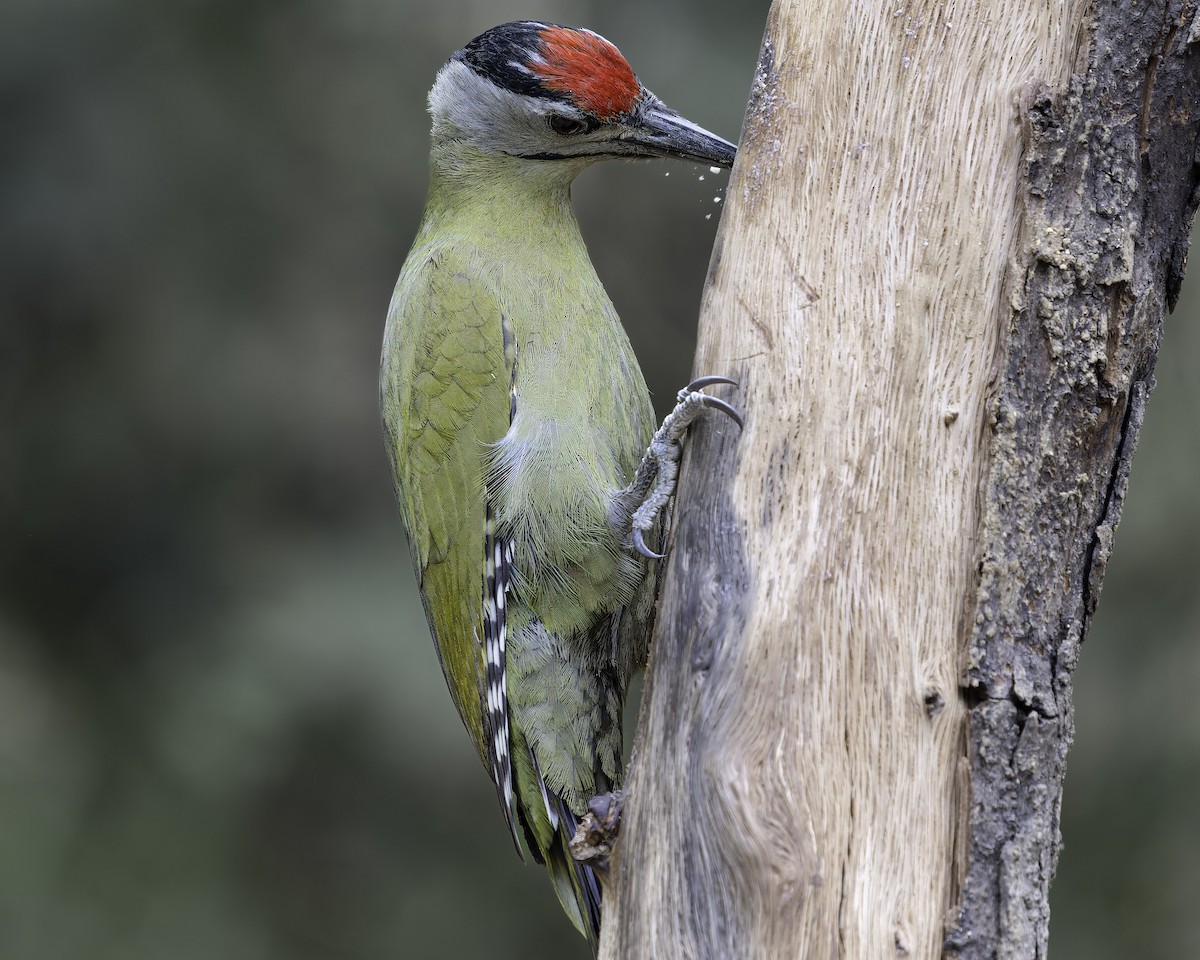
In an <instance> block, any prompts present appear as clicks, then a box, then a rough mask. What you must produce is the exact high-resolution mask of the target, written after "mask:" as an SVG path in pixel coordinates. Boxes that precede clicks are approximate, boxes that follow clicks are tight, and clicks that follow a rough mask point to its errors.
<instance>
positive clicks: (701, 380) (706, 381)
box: [680, 377, 737, 393]
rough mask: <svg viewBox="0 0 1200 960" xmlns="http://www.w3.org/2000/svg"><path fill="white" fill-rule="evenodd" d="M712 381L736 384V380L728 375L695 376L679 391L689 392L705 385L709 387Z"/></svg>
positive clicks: (700, 388)
mask: <svg viewBox="0 0 1200 960" xmlns="http://www.w3.org/2000/svg"><path fill="white" fill-rule="evenodd" d="M714 383H728V384H730V385H731V386H734V387H736V386H737V381H736V380H730V379H729V378H728V377H697V378H696V379H695V380H693V381H692V382H691V383H689V384H688V385H687V386H686V387H684V388H683V390H682V391H680V392H682V393H691V392H692V391H693V390H703V389H704V388H705V387H711V386H712V385H713V384H714Z"/></svg>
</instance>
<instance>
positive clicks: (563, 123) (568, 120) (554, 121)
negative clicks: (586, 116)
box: [550, 113, 588, 137]
mask: <svg viewBox="0 0 1200 960" xmlns="http://www.w3.org/2000/svg"><path fill="white" fill-rule="evenodd" d="M550 129H551V130H553V131H554V132H555V133H557V134H560V135H561V136H564V137H573V136H574V135H575V134H577V133H583V132H585V131H586V130H587V129H588V125H587V123H586V122H585V121H583V120H578V119H576V118H575V117H568V116H567V115H566V114H562V113H552V114H550Z"/></svg>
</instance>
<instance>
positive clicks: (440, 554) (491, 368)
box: [380, 21, 741, 946]
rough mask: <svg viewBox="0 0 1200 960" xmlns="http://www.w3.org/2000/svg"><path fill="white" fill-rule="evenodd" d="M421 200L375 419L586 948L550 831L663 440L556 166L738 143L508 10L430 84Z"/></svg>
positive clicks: (650, 516)
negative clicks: (506, 17) (425, 190)
mask: <svg viewBox="0 0 1200 960" xmlns="http://www.w3.org/2000/svg"><path fill="white" fill-rule="evenodd" d="M429 111H430V114H431V115H432V118H433V127H432V138H431V139H432V146H431V153H430V184H429V194H428V200H427V203H426V207H425V213H424V217H423V219H422V221H421V225H420V228H419V230H418V235H417V238H416V240H415V242H414V244H413V247H412V249H411V251H410V252H409V255H408V259H407V260H406V261H405V263H404V266H403V268H402V270H401V272H400V278H399V280H398V281H397V284H396V288H395V293H394V294H393V297H392V301H391V305H390V307H389V311H388V318H387V326H386V331H385V334H384V343H383V355H382V362H381V373H380V398H381V407H382V415H383V425H384V433H385V438H386V443H387V447H388V453H389V456H390V460H391V464H392V469H393V480H394V483H395V488H396V492H397V498H398V500H399V503H400V512H401V515H402V518H403V522H404V526H405V529H406V531H407V534H408V540H409V545H410V548H411V552H412V557H413V563H414V566H415V568H416V573H417V578H418V580H419V583H420V588H421V596H422V599H423V602H424V605H425V612H426V616H427V618H428V621H429V625H430V629H431V632H432V634H433V637H434V641H435V645H436V647H437V651H438V656H439V660H440V662H441V666H442V671H443V673H444V674H445V678H446V683H447V686H448V687H449V688H450V693H451V696H452V698H453V700H454V703H455V706H456V707H457V708H458V712H459V714H460V715H461V717H462V720H463V723H464V724H465V726H466V728H467V731H468V732H469V733H470V735H471V738H472V740H473V741H474V743H475V748H476V750H477V751H478V753H479V756H480V758H481V759H482V760H483V763H484V765H485V766H486V767H487V769H488V771H489V773H490V774H491V777H492V780H493V782H494V784H495V787H496V791H497V796H498V798H499V801H500V806H501V808H502V809H503V811H504V816H505V819H506V821H507V825H508V828H509V831H510V832H511V833H512V838H513V843H514V844H515V845H516V847H517V852H518V854H520V853H521V842H520V840H519V839H518V837H519V836H523V838H524V841H525V845H526V847H527V848H528V850H529V851H530V853H531V854H532V856H533V857H534V858H535V859H536V860H537V861H538V862H540V863H544V864H545V865H546V867H547V869H548V871H549V873H550V877H551V879H552V881H553V884H554V888H555V891H556V893H557V895H558V899H559V901H560V902H561V903H562V906H563V909H564V910H565V911H566V913H567V915H568V916H569V917H570V918H571V920H572V921H573V922H574V924H575V926H576V927H577V928H579V930H580V932H582V933H583V934H584V935H585V936H586V937H588V938H589V940H590V941H591V942H592V944H593V946H594V945H595V943H596V938H597V936H598V932H599V925H600V892H599V888H598V885H597V882H596V877H595V876H594V874H593V872H592V870H591V868H590V867H588V866H586V865H583V864H580V863H577V862H576V861H575V860H573V859H572V857H571V855H570V852H569V850H568V847H567V844H568V841H569V840H570V839H571V837H572V835H573V834H574V832H575V828H576V825H577V820H578V819H579V818H580V816H581V815H582V814H583V813H584V812H585V811H586V809H587V804H588V801H589V799H590V798H592V797H593V796H595V795H598V794H602V793H605V792H607V791H609V790H611V789H612V788H613V787H614V786H615V785H616V784H618V783H619V781H620V779H621V774H622V763H621V712H622V708H623V705H624V699H625V690H626V685H627V683H628V681H629V678H630V675H631V673H632V672H633V671H634V670H635V669H636V668H638V667H639V666H640V665H641V664H642V663H643V661H644V658H645V654H646V644H647V638H648V634H649V628H650V625H651V620H652V617H653V609H654V599H655V580H656V573H657V571H656V569H655V567H656V564H655V562H654V561H655V559H656V558H658V557H660V556H661V555H660V554H658V553H656V552H655V551H654V550H652V549H651V548H650V547H649V546H648V545H647V542H646V541H647V537H649V538H650V539H651V540H653V539H654V538H655V537H657V536H659V535H660V534H661V516H662V512H663V509H664V507H665V506H666V505H667V503H668V501H669V498H670V497H671V495H672V493H673V492H674V485H675V475H676V467H677V462H678V458H679V452H680V444H681V443H682V441H683V439H684V434H685V432H686V430H687V427H688V424H689V423H690V422H691V421H692V420H693V419H694V418H695V417H696V416H697V414H699V413H700V412H701V411H702V410H703V409H704V408H706V407H711V408H715V409H717V410H720V411H722V412H724V413H726V414H729V415H730V416H732V417H733V418H734V419H735V420H736V421H737V422H738V425H739V426H740V425H741V420H740V418H739V417H738V414H737V412H736V411H735V410H734V409H733V408H732V407H730V406H729V405H728V404H726V403H724V402H723V401H721V400H719V399H717V398H715V397H712V396H710V395H708V394H706V393H704V392H703V388H705V387H709V386H712V385H714V384H717V383H732V382H733V381H731V380H727V379H726V378H724V377H705V378H702V379H701V380H698V381H695V382H694V383H693V384H690V385H689V386H688V387H686V388H685V389H684V390H682V391H680V394H679V397H678V401H679V402H678V405H677V406H676V408H675V410H674V411H673V413H672V414H671V415H670V416H668V417H667V419H666V421H664V423H663V425H662V427H661V428H660V429H659V430H657V431H655V424H654V419H653V410H652V408H651V405H650V396H649V393H648V391H647V389H646V383H645V381H644V379H643V378H642V373H641V370H640V369H639V367H638V364H637V360H636V358H635V357H634V354H633V351H632V349H631V347H630V345H629V339H628V337H627V336H626V334H625V331H624V329H623V328H622V326H621V323H620V321H619V320H618V318H617V314H616V311H615V310H614V309H613V305H612V303H611V301H610V300H609V298H608V295H607V294H606V293H605V291H604V287H603V286H602V285H601V283H600V280H599V279H598V278H597V276H596V273H595V270H594V269H593V267H592V264H591V261H590V259H589V258H588V253H587V249H586V247H585V246H584V242H583V238H582V236H581V235H580V232H579V227H578V225H577V223H576V221H575V215H574V212H573V210H572V207H571V184H572V181H574V179H575V177H576V176H577V175H578V174H579V173H580V172H581V171H582V170H584V169H585V168H586V167H588V166H590V165H591V164H593V163H595V162H597V161H599V160H605V159H619V158H626V159H628V158H648V157H674V158H679V159H683V160H691V161H696V162H699V163H703V164H706V165H712V166H720V167H729V166H731V165H732V163H733V159H734V153H735V149H736V148H735V147H734V145H733V144H731V143H729V142H728V141H726V140H723V139H721V138H720V137H718V136H715V135H714V134H711V133H709V132H708V131H706V130H704V129H702V128H701V127H698V126H696V125H695V124H694V123H691V122H690V121H688V120H685V119H684V118H683V117H681V116H680V115H679V114H678V113H676V112H675V111H673V110H671V109H670V108H668V107H667V106H666V105H665V104H663V103H662V101H660V100H659V99H658V98H657V97H655V96H654V95H653V94H652V93H650V91H648V90H647V89H646V88H645V87H643V86H642V85H641V83H640V82H639V81H638V79H637V77H636V76H635V75H634V72H633V70H632V69H631V68H630V66H629V64H628V63H627V62H626V61H625V58H624V57H622V55H621V54H620V52H619V51H618V50H617V48H616V47H615V46H613V45H612V44H611V43H609V42H608V41H607V40H605V39H604V38H603V37H601V36H599V35H597V34H595V33H593V32H591V31H589V30H582V29H575V28H570V27H564V26H560V25H557V24H550V23H541V22H536V21H522V22H518V23H506V24H503V25H501V26H498V27H494V28H493V29H491V30H488V31H487V32H486V33H483V34H481V35H480V36H478V37H476V38H475V39H474V40H472V41H471V42H470V43H468V44H467V45H466V46H465V47H463V48H462V49H461V50H459V51H458V52H456V53H455V54H454V55H453V56H451V57H450V59H449V60H447V61H446V63H445V65H444V66H443V67H442V68H441V70H440V71H439V72H438V75H437V78H436V80H435V82H434V85H433V88H432V89H431V90H430V93H429Z"/></svg>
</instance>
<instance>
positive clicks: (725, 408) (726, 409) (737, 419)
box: [704, 397, 744, 430]
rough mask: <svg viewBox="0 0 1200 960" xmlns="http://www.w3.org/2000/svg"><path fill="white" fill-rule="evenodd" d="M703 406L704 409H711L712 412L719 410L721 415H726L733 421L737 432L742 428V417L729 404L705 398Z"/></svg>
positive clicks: (716, 399)
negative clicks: (736, 426)
mask: <svg viewBox="0 0 1200 960" xmlns="http://www.w3.org/2000/svg"><path fill="white" fill-rule="evenodd" d="M704 405H705V406H706V407H712V408H713V409H714V410H720V411H721V412H722V413H724V414H727V415H728V416H729V417H731V418H732V419H733V422H734V423H736V424H737V425H738V429H739V430H740V429H742V427H743V426H744V424H743V423H742V415H741V414H740V413H738V412H737V411H736V410H735V409H734V408H733V407H731V406H730V405H729V404H727V403H726V402H725V401H724V400H719V399H718V398H716V397H705V398H704Z"/></svg>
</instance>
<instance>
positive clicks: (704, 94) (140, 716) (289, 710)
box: [0, 0, 1200, 960]
mask: <svg viewBox="0 0 1200 960" xmlns="http://www.w3.org/2000/svg"><path fill="white" fill-rule="evenodd" d="M766 9H767V0H751V2H744V3H738V4H731V3H724V2H717V0H661V2H656V3H652V4H647V3H644V2H637V0H604V2H599V0H596V2H589V0H555V2H545V0H535V2H532V3H530V2H524V3H516V2H510V0H502V2H497V0H488V2H486V3H485V2H481V0H474V2H472V0H443V2H440V3H416V2H411V0H389V2H382V0H342V2H337V3H335V2H317V0H237V2H234V0H177V2H162V0H158V2H151V0H108V2H99V0H92V2H89V0H7V2H6V3H5V4H4V5H3V8H2V9H0V478H2V479H0V958H2V960H215V958H222V960H242V958H245V960H275V958H280V960H283V958H288V960H309V958H311V960H333V958H337V960H358V958H362V960H367V958H371V960H374V958H400V957H404V958H408V957H412V958H424V957H434V958H441V957H446V958H460V957H461V958H471V957H488V958H493V960H502V958H506V957H513V958H515V957H543V956H556V957H559V956H561V957H572V956H574V957H580V958H584V957H586V956H587V955H588V951H587V949H586V946H585V944H584V942H583V941H582V940H581V939H580V938H578V936H577V935H576V934H575V933H574V932H573V930H571V928H570V927H569V925H568V924H567V922H566V921H565V919H564V918H563V916H562V914H561V913H560V912H559V910H558V907H557V905H556V903H555V901H554V898H553V896H552V894H551V891H550V888H549V885H548V883H547V882H546V880H545V878H544V876H543V875H542V872H541V871H540V870H539V869H536V868H533V867H525V868H522V867H521V866H520V864H519V863H518V862H517V861H516V859H515V857H514V856H513V854H512V849H511V845H510V842H509V840H508V838H507V836H506V834H505V831H504V829H503V824H502V821H501V818H500V816H499V813H498V811H497V810H496V809H495V801H494V794H493V792H492V789H491V787H490V786H489V783H488V780H487V777H486V775H485V774H484V771H483V770H482V768H481V767H480V766H479V764H478V761H477V760H476V759H475V757H474V755H473V752H472V750H471V747H470V745H469V743H468V740H467V738H466V736H465V734H464V733H463V731H462V729H461V727H460V724H459V721H458V719H457V717H456V715H455V714H454V711H453V708H452V706H451V704H450V700H449V698H448V697H447V696H446V694H445V690H444V687H443V684H442V679H441V676H440V673H439V670H438V666H437V662H436V658H435V656H434V652H433V649H432V646H431V644H430V643H429V640H428V637H427V633H426V627H425V624H424V621H423V618H422V615H421V609H420V605H419V602H418V599H417V596H416V592H415V586H414V583H413V578H412V573H411V571H410V568H409V561H408V555H407V551H406V548H405V545H404V542H403V537H402V533H401V531H400V526H399V520H398V517H397V513H396V510H395V507H394V504H393V502H392V494H391V490H390V486H389V480H388V475H387V470H386V466H385V461H384V457H383V452H382V445H381V440H380V437H379V431H378V428H377V418H376V387H375V376H376V363H377V354H378V344H379V339H380V334H381V329H382V322H383V315H384V311H385V308H386V304H387V301H388V297H389V295H390V291H391V287H392V283H393V281H394V278H395V275H396V273H397V271H398V269H399V266H400V263H401V262H402V260H403V258H404V255H405V252H406V250H407V247H408V244H409V242H410V239H411V237H412V234H413V231H414V229H415V227H416V224H417V219H418V216H419V213H420V206H421V203H422V199H423V194H424V189H425V182H426V172H425V170H426V160H425V155H426V143H427V141H426V129H427V118H426V117H425V115H424V95H425V91H426V89H427V88H428V86H429V83H430V82H431V80H432V77H433V75H434V73H435V71H436V70H437V68H438V66H439V65H440V64H441V62H442V60H443V59H444V58H445V57H446V56H447V55H448V54H449V53H450V52H451V51H452V50H454V49H455V48H456V47H458V46H460V45H461V44H462V43H464V42H465V41H466V40H468V39H469V38H470V37H472V36H474V35H475V34H476V33H478V32H480V31H482V30H483V29H485V28H487V27H489V26H491V25H493V24H494V23H498V22H501V21H503V20H507V19H516V18H521V17H531V16H532V17H540V18H544V19H551V20H557V21H560V22H565V23H571V24H586V25H589V26H591V27H593V28H594V29H597V30H599V31H600V32H601V33H603V34H605V35H606V36H609V37H610V38H612V39H613V40H614V41H616V42H617V43H618V44H619V45H620V46H621V47H622V49H623V51H624V52H625V53H626V55H627V56H628V57H629V59H630V60H631V62H632V63H633V64H634V66H635V69H637V70H638V72H639V74H640V75H641V77H642V79H643V80H644V81H645V82H646V83H647V85H648V86H650V87H651V88H652V89H653V90H655V91H656V92H657V93H658V94H659V95H660V96H662V97H663V98H664V99H666V100H667V101H668V102H669V103H671V104H673V105H674V106H676V107H678V108H680V109H681V110H682V111H683V112H684V113H685V114H686V115H688V116H690V117H692V118H693V119H695V120H697V121H698V122H701V123H703V124H704V125H706V126H709V127H710V128H711V129H713V130H715V131H717V132H720V133H722V134H724V135H726V136H729V137H731V138H732V137H733V136H734V135H736V133H737V131H738V128H739V126H740V118H741V113H742V110H743V107H744V104H745V100H746V95H747V92H748V89H749V85H750V79H751V74H752V71H753V65H754V61H755V58H756V55H757V49H758V43H759V39H760V37H761V33H762V26H763V22H764V17H765V13H766ZM668 169H669V170H670V174H671V175H670V176H669V177H668V176H667V175H666V171H667V170H668ZM702 173H706V171H702V170H698V169H695V168H692V167H688V166H680V165H676V166H671V167H667V166H664V165H658V166H655V165H644V166H635V165H609V166H608V167H607V168H603V169H597V170H594V171H591V172H589V173H588V174H587V175H586V176H585V177H584V178H582V180H581V181H580V183H579V185H578V188H577V199H578V207H579V211H580V218H581V221H582V224H583V228H584V232H585V233H586V234H587V236H588V238H589V240H590V242H591V244H592V249H593V255H594V258H595V261H596V264H597V267H598V269H599V272H600V274H601V276H602V277H603V279H604V280H605V282H606V283H607V285H608V287H609V290H610V291H611V293H612V295H613V298H614V300H615V301H616V304H617V307H618V310H619V311H620V313H621V315H622V316H623V317H625V318H626V320H627V322H628V326H629V329H630V333H631V336H632V339H633V340H634V345H635V347H636V349H637V351H638V353H639V355H640V357H641V358H642V362H643V364H644V366H645V367H646V370H647V374H648V379H649V381H650V383H651V387H652V390H653V391H654V393H655V397H656V402H657V403H658V404H659V406H660V407H662V406H664V404H665V402H669V400H670V398H671V396H672V394H673V391H674V390H675V388H676V387H677V386H678V385H679V384H680V383H682V382H683V381H684V379H685V378H686V376H687V374H688V371H689V368H690V356H691V338H692V331H693V327H694V322H695V315H696V311H697V306H698V301H699V293H700V288H701V283H702V279H703V275H704V272H705V269H706V266H707V256H708V249H709V247H710V245H711V241H712V235H713V232H714V230H715V227H716V221H717V217H716V212H717V211H718V210H719V207H715V206H714V204H713V196H714V194H715V193H716V192H717V191H716V190H715V189H714V188H715V187H719V186H723V184H724V182H725V179H724V175H721V176H720V177H715V178H714V177H713V176H712V175H711V174H709V175H708V179H707V180H706V181H705V182H701V181H700V179H699V177H700V175H701V174H702ZM710 215H711V216H710ZM814 229H819V225H815V226H814ZM1195 288H1196V284H1195V283H1193V284H1192V286H1191V287H1189V288H1188V291H1187V292H1186V293H1185V298H1184V300H1183V302H1182V304H1181V305H1180V308H1179V309H1178V310H1177V311H1176V313H1175V315H1174V317H1172V318H1171V320H1170V322H1169V328H1168V331H1167V336H1166V342H1165V345H1164V348H1163V353H1162V357H1161V360H1160V364H1159V379H1160V386H1159V389H1158V391H1157V393H1156V394H1155V395H1154V397H1153V400H1152V403H1151V407H1150V411H1149V416H1148V418H1147V422H1146V427H1145V432H1144V435H1143V438H1142V441H1141V445H1140V449H1139V452H1138V457H1137V462H1136V464H1135V468H1134V473H1133V479H1132V484H1131V489H1130V496H1129V501H1128V506H1127V509H1126V517H1125V520H1124V522H1123V523H1122V526H1121V529H1120V533H1119V536H1118V544H1117V550H1116V555H1115V558H1114V560H1113V562H1112V565H1111V566H1110V568H1109V573H1108V578H1107V584H1106V588H1105V592H1104V599H1103V602H1102V604H1101V608H1100V613H1099V617H1098V620H1097V623H1096V626H1095V628H1094V630H1093V632H1092V635H1091V637H1090V639H1089V640H1088V643H1087V645H1086V648H1085V650H1084V655H1083V658H1082V665H1081V667H1080V669H1079V674H1078V698H1077V707H1078V709H1077V718H1076V719H1077V725H1078V737H1077V744H1076V747H1075V750H1074V752H1073V755H1072V759H1071V766H1070V774H1069V782H1068V788H1067V796H1066V805H1065V810H1064V816H1063V830H1064V836H1065V844H1066V849H1065V854H1064V857H1063V860H1062V865H1061V869H1060V879H1059V881H1058V883H1057V885H1056V887H1055V890H1054V896H1053V908H1054V922H1053V937H1052V943H1053V946H1054V954H1055V956H1056V957H1058V958H1064V957H1072V958H1074V957H1078V958H1083V957H1087V958H1108V957H1112V958H1117V957H1121V958H1125V957H1130V956H1138V957H1183V956H1200V914H1198V912H1197V910H1196V908H1195V903H1196V900H1197V895H1198V894H1200V817H1198V816H1197V813H1196V811H1197V809H1200V808H1198V807H1197V800H1196V797H1197V793H1198V791H1200V705H1198V701H1197V698H1196V690H1197V689H1198V688H1200V644H1198V643H1197V642H1196V641H1197V638H1198V637H1200V600H1198V591H1197V560H1196V554H1195V542H1196V539H1197V533H1198V532H1200V497H1198V496H1197V492H1196V491H1197V484H1198V482H1200V441H1198V437H1197V424H1198V423H1200V385H1198V379H1197V376H1196V370H1197V365H1198V363H1200V328H1198V326H1197V323H1196V319H1197V312H1198V310H1200V305H1198V301H1197V296H1196V294H1195V293H1194V292H1193V291H1194V290H1195Z"/></svg>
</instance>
